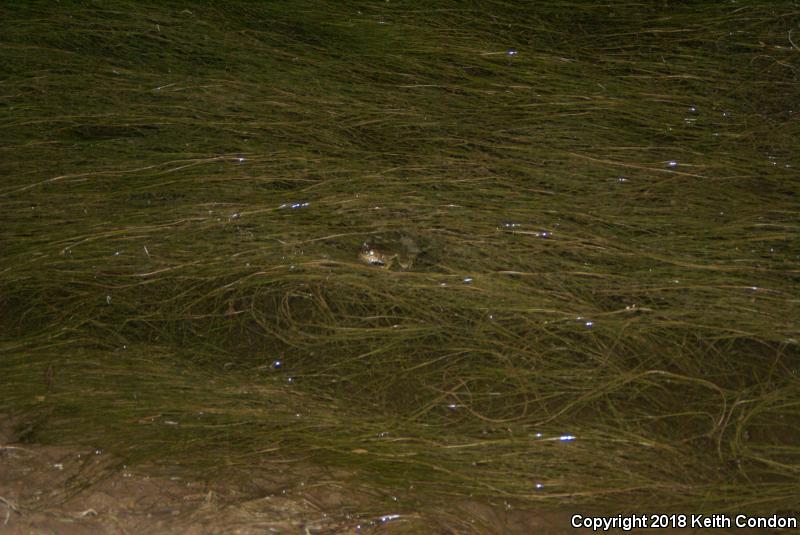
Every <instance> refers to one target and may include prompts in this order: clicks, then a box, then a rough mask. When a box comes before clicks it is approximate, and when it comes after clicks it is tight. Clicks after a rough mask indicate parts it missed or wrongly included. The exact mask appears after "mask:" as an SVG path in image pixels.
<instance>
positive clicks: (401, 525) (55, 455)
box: [0, 421, 771, 535]
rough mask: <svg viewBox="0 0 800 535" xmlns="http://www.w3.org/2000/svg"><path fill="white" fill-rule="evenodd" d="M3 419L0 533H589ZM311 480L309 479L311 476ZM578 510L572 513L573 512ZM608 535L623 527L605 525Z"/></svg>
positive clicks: (562, 517) (470, 504) (517, 515)
mask: <svg viewBox="0 0 800 535" xmlns="http://www.w3.org/2000/svg"><path fill="white" fill-rule="evenodd" d="M1 422H2V421H0V533H8V534H32V533H35V534H42V535H43V534H65V535H78V534H106V533H107V534H112V533H113V534H117V533H130V534H147V533H154V534H155V533H181V534H190V535H192V534H196V535H200V534H213V533H235V534H263V533H289V534H291V533H299V534H356V533H358V534H373V533H386V534H410V533H420V534H422V533H441V534H460V533H476V534H477V533H486V534H512V535H516V534H520V535H522V534H529V533H541V534H545V535H558V534H564V533H592V531H591V530H588V529H580V530H578V529H573V528H571V527H570V517H571V516H572V514H573V512H572V511H569V512H555V513H554V512H547V513H540V512H533V511H524V510H519V509H514V508H509V507H508V506H507V505H504V504H490V503H478V502H475V501H469V500H460V501H459V500H454V502H453V504H452V508H449V510H447V511H440V512H439V513H437V514H436V515H432V514H430V513H414V512H411V513H409V512H407V511H406V512H402V513H401V512H399V509H398V511H386V512H385V513H383V514H377V515H376V514H365V513H363V511H368V510H374V508H371V505H370V500H371V498H372V500H373V501H374V496H372V497H371V496H370V494H369V493H368V492H358V491H356V490H352V489H348V488H347V486H346V484H343V483H342V480H337V478H336V474H331V473H329V472H324V471H319V470H316V471H314V470H312V469H309V471H308V473H307V474H303V476H302V477H298V472H299V470H298V467H297V466H296V465H292V467H291V473H289V472H287V471H285V470H286V468H282V467H276V469H275V475H274V477H273V478H269V479H266V478H261V479H257V480H253V481H250V482H249V483H248V485H247V486H246V487H243V486H242V485H241V484H239V483H230V484H227V485H226V484H222V483H219V482H215V483H208V482H201V481H192V480H189V479H187V478H185V477H179V476H168V475H164V474H163V472H164V469H163V467H147V466H144V467H138V468H137V469H136V470H132V469H129V468H128V467H126V466H125V465H123V464H121V463H120V462H119V461H118V460H117V459H115V458H113V456H111V455H109V454H107V453H105V452H103V451H100V450H96V449H89V448H78V447H65V446H47V445H37V444H22V443H17V442H15V441H14V440H13V438H14V437H13V434H12V433H11V432H10V426H9V425H8V422H7V421H6V422H5V423H1ZM310 482H313V483H310ZM576 512H577V511H576ZM735 532H738V533H745V532H746V533H749V534H750V535H761V534H763V533H771V532H770V531H762V530H722V529H716V530H714V529H708V530H690V529H684V530H644V531H629V532H627V533H634V534H635V533H663V534H670V533H716V534H723V533H735ZM608 533H624V532H623V531H622V530H611V531H609V532H608Z"/></svg>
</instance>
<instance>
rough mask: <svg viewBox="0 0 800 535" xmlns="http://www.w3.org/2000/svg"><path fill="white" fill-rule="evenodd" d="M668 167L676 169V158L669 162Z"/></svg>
mask: <svg viewBox="0 0 800 535" xmlns="http://www.w3.org/2000/svg"><path fill="white" fill-rule="evenodd" d="M667 167H669V168H671V169H674V168H675V167H678V162H677V161H676V160H670V161H668V162H667Z"/></svg>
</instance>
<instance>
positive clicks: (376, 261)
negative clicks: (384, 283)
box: [358, 234, 421, 271]
mask: <svg viewBox="0 0 800 535" xmlns="http://www.w3.org/2000/svg"><path fill="white" fill-rule="evenodd" d="M420 252H421V250H420V248H419V246H418V245H417V243H416V242H415V241H414V239H413V238H411V237H410V236H407V235H405V234H403V235H400V237H399V239H397V240H394V241H387V240H381V239H380V238H370V239H368V240H367V241H365V242H364V243H363V244H362V245H361V248H360V249H359V251H358V260H359V262H361V263H362V264H367V265H368V266H373V267H378V268H382V269H392V267H393V266H394V265H395V264H396V265H397V267H398V268H399V270H400V271H408V270H409V269H411V268H412V266H413V265H414V261H415V260H416V259H417V256H419V254H420Z"/></svg>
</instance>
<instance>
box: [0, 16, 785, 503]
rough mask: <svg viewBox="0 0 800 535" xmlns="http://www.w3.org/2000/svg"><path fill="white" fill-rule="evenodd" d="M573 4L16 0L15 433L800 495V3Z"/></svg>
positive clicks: (211, 468) (314, 461)
mask: <svg viewBox="0 0 800 535" xmlns="http://www.w3.org/2000/svg"><path fill="white" fill-rule="evenodd" d="M546 4H547V5H546V6H539V5H537V6H527V7H525V6H516V5H513V4H508V3H503V2H493V1H487V2H434V3H433V4H432V5H431V6H429V7H428V8H426V9H420V8H419V3H418V2H391V3H389V2H372V3H363V2H362V3H359V2H327V3H319V2H314V3H306V2H295V3H293V4H292V8H291V9H289V8H288V7H287V5H286V4H285V3H272V2H226V3H224V5H223V3H213V2H209V3H205V2H198V3H196V4H193V5H191V6H189V7H188V8H187V4H186V3H185V2H184V3H178V2H150V3H147V2H144V3H143V2H126V1H121V0H119V1H114V2H103V3H99V2H98V3H82V4H81V5H77V4H73V3H69V2H62V3H55V4H54V3H50V2H6V3H4V5H3V6H2V7H0V20H2V22H0V25H2V32H0V35H1V36H2V37H0V39H2V42H0V56H1V57H2V61H0V68H1V69H2V78H3V82H2V92H3V97H2V99H1V100H0V106H1V107H0V120H1V122H0V126H1V127H2V133H3V145H2V158H0V175H1V176H2V183H0V250H1V251H2V254H0V391H2V396H0V414H3V415H5V417H7V418H13V420H14V421H15V422H16V425H17V428H18V436H19V438H20V440H28V441H34V442H42V441H44V442H58V443H80V444H91V445H96V446H98V447H102V448H104V449H106V450H108V451H110V452H113V453H114V454H115V455H116V456H117V457H118V458H120V459H123V460H124V462H125V463H127V464H129V465H130V464H133V465H136V464H139V465H145V464H153V463H156V464H162V465H164V466H171V467H172V468H171V469H172V470H176V469H179V468H180V467H181V466H182V467H184V468H185V470H186V472H187V473H191V474H194V475H195V476H196V477H207V478H215V477H219V478H226V477H232V476H235V475H237V474H252V473H253V472H255V471H259V470H262V471H264V472H267V473H268V472H269V471H270V470H272V469H273V467H275V466H281V467H283V466H295V465H297V466H300V465H308V466H321V467H328V468H333V467H335V468H337V469H340V470H339V472H337V473H339V474H340V475H339V476H338V477H341V478H342V480H343V481H344V483H343V485H349V486H352V487H354V488H355V487H358V488H365V489H372V490H373V491H374V492H376V493H377V494H376V495H378V496H382V497H385V499H386V500H387V501H386V503H391V504H392V506H393V507H394V508H395V509H398V510H402V511H436V510H446V505H444V504H446V503H448V502H447V500H451V499H453V497H464V498H467V497H471V498H473V499H488V500H494V501H496V500H501V501H502V500H505V501H506V502H508V503H509V504H518V505H520V506H522V507H538V508H541V507H548V508H556V509H557V508H563V507H565V505H567V504H570V505H575V504H581V505H594V506H597V507H605V508H611V507H613V508H615V509H626V508H631V507H634V506H635V507H636V508H637V510H646V509H647V508H655V507H659V508H664V507H666V506H670V507H673V508H679V507H684V508H686V507H689V506H690V507H691V508H692V510H693V511H697V512H703V511H714V512H720V511H722V510H736V511H755V512H770V513H771V512H775V511H790V510H798V509H799V508H800V503H798V498H797V488H798V485H800V432H798V429H800V346H798V343H799V342H798V340H800V300H798V295H800V294H799V293H798V289H799V288H800V285H798V282H800V239H799V238H800V227H798V216H800V204H798V190H799V189H800V187H799V186H798V184H800V182H798V175H797V166H798V165H800V162H798V161H797V157H798V152H797V147H798V139H800V121H798V115H800V110H798V109H797V106H798V103H800V98H799V97H800V48H798V47H797V45H796V44H795V43H797V42H798V41H800V5H798V4H797V3H796V2H791V1H790V2H713V3H712V2H688V3H684V2H680V3H679V2H658V3H652V5H650V4H645V5H641V4H620V5H611V6H609V5H593V3H591V2H578V1H567V0H564V1H559V2H547V3H546ZM321 6H322V7H321ZM792 30H794V35H793V34H792V33H791V32H792ZM367 242H369V243H381V244H382V245H383V246H385V247H387V248H389V249H391V248H392V247H394V249H395V250H399V249H401V248H402V247H404V246H405V247H408V244H409V243H411V244H413V247H414V262H413V265H412V264H407V267H408V268H407V269H399V268H398V266H397V265H395V266H392V267H391V268H390V269H380V267H386V266H375V265H368V264H365V263H364V262H361V261H359V258H358V255H359V251H360V248H361V247H362V244H364V243H367ZM404 266H406V264H404ZM286 463H289V464H288V465H287V464H286ZM392 496H394V497H395V498H396V497H398V496H401V499H400V501H399V502H393V501H391V497H392ZM380 499H384V498H380ZM378 512H380V511H378Z"/></svg>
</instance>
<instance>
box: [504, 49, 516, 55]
mask: <svg viewBox="0 0 800 535" xmlns="http://www.w3.org/2000/svg"><path fill="white" fill-rule="evenodd" d="M517 54H519V52H517V50H515V49H513V48H509V49H508V50H507V51H506V55H508V56H516V55H517Z"/></svg>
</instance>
